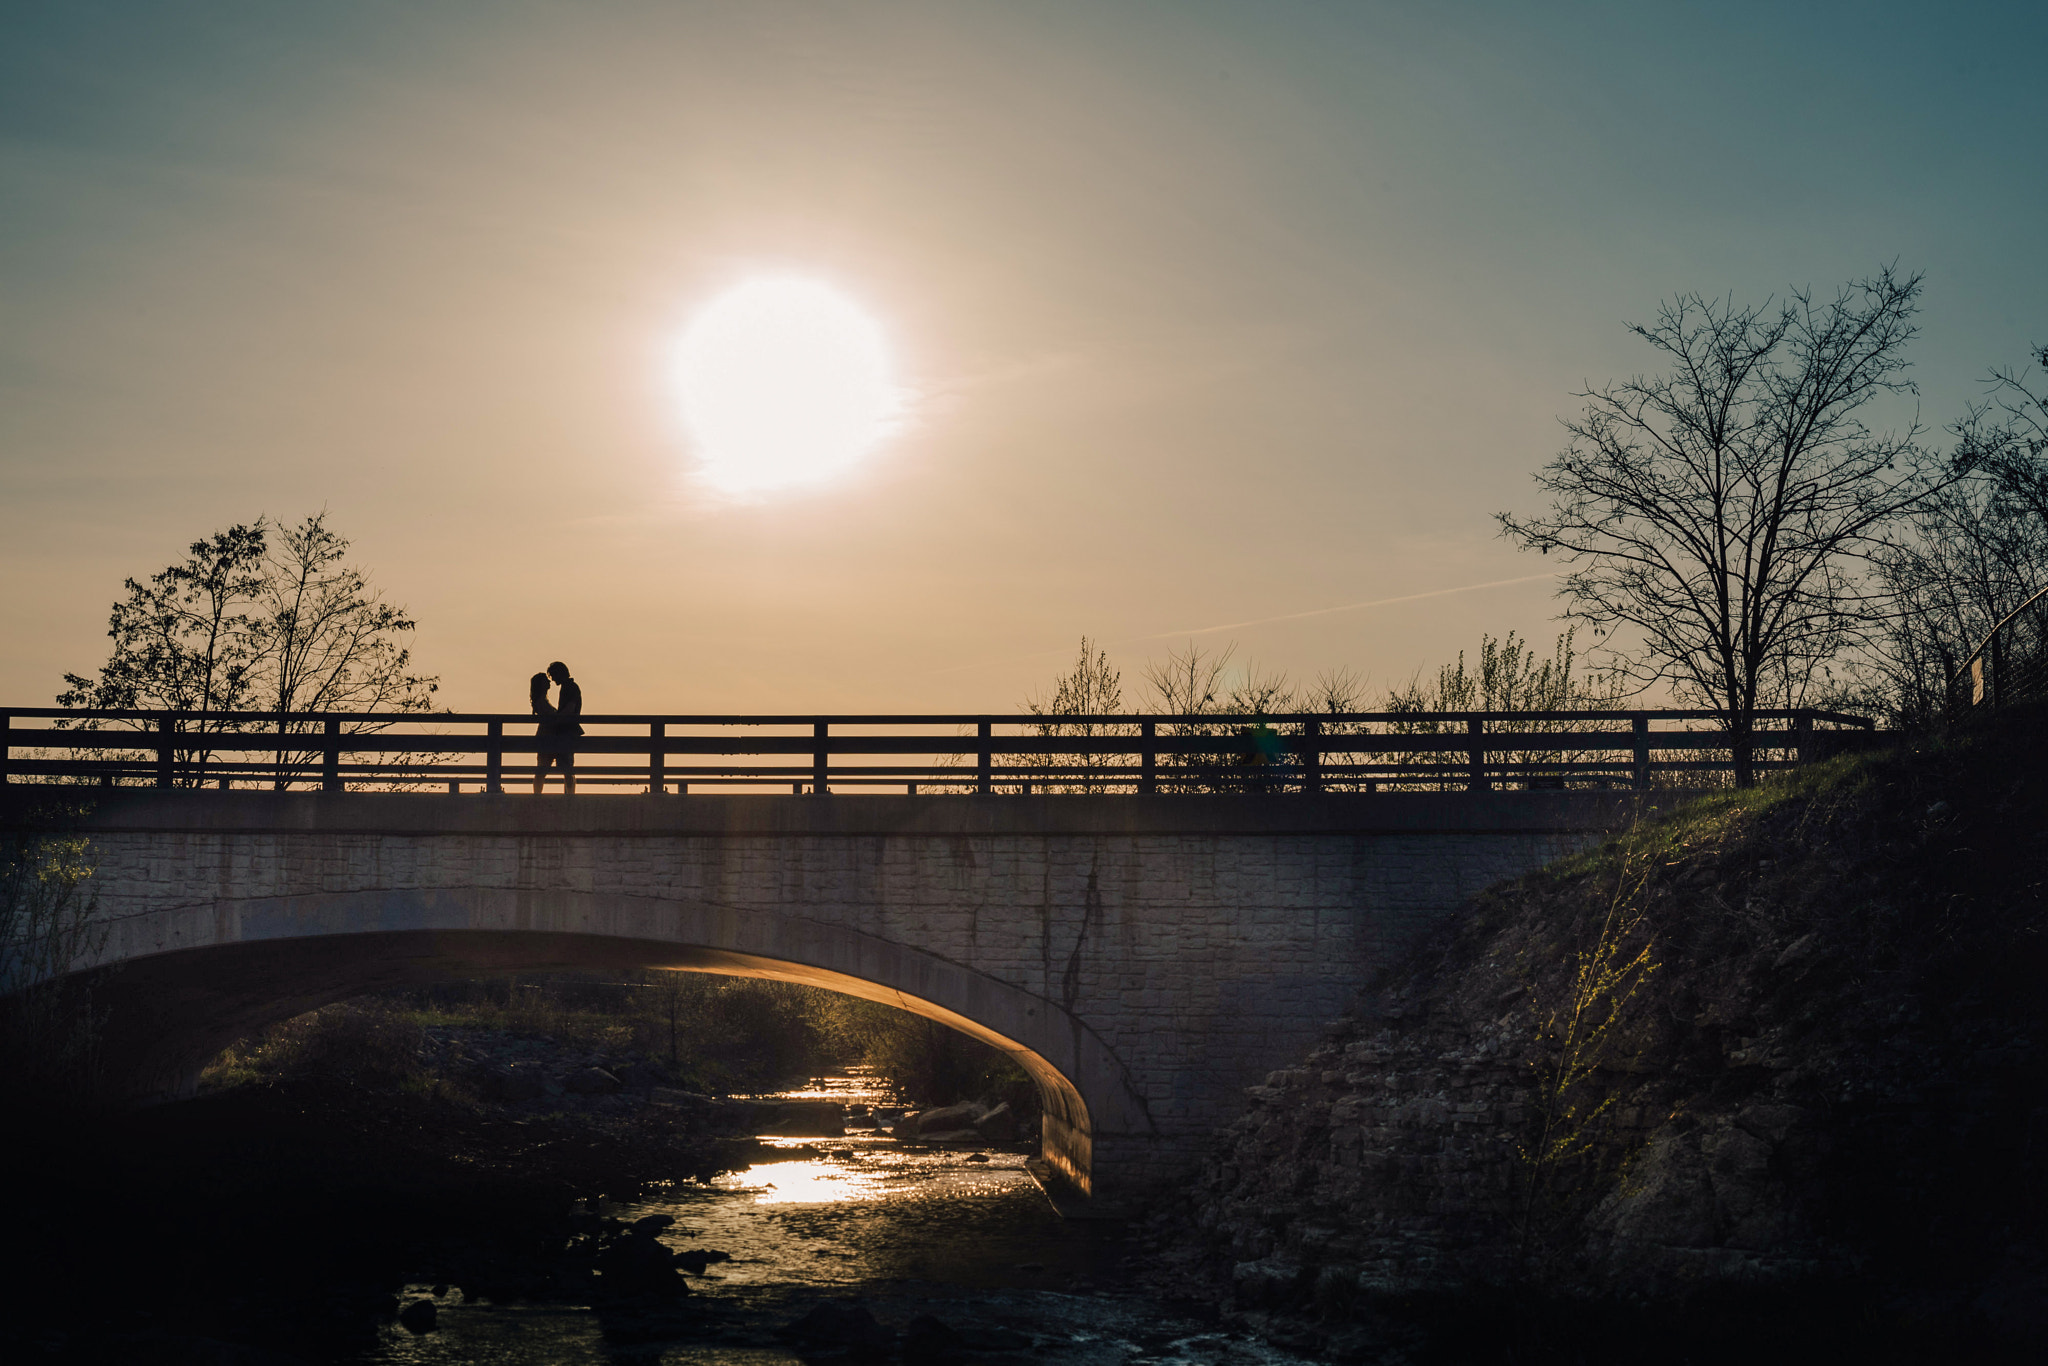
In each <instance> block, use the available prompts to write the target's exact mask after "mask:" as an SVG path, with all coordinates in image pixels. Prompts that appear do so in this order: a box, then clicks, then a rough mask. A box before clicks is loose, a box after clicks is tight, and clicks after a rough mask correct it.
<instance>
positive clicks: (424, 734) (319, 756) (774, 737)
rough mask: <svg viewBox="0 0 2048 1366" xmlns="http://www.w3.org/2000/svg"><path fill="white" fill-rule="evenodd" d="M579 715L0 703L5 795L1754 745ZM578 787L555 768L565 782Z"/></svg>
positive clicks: (1008, 718) (1000, 782) (1444, 780)
mask: <svg viewBox="0 0 2048 1366" xmlns="http://www.w3.org/2000/svg"><path fill="white" fill-rule="evenodd" d="M580 719H581V721H582V724H583V727H584V730H585V733H584V734H582V735H580V736H574V737H562V736H543V735H539V734H536V733H535V727H536V720H535V718H534V717H533V716H532V715H530V714H524V713H509V712H506V713H489V712H439V713H422V712H383V713H359V712H310V713H277V712H166V711H83V710H67V709H64V708H58V707H12V708H0V782H17V783H19V782H28V783H70V784H77V783H87V784H90V783H98V784H101V785H108V786H138V785H147V786H155V787H201V786H206V787H224V788H270V789H275V790H309V789H310V790H322V791H329V792H343V791H407V790H413V791H424V790H447V791H454V792H461V791H466V790H478V791H483V792H502V791H506V790H508V789H511V788H512V787H514V785H515V784H517V785H526V784H531V783H532V782H533V769H534V767H535V766H536V765H537V763H538V761H539V759H540V757H541V756H542V755H543V754H544V753H545V754H550V755H560V754H563V753H565V752H566V754H567V756H568V757H569V758H570V760H571V766H570V768H569V769H568V773H569V774H570V775H572V776H570V778H569V786H570V790H574V788H575V787H576V786H586V787H599V788H608V789H627V790H631V791H643V792H655V793H663V794H669V793H675V794H687V793H688V792H689V791H690V790H691V788H692V786H693V785H694V786H695V787H696V788H697V789H698V790H699V791H702V790H704V789H707V788H721V789H741V790H746V789H753V788H760V787H770V786H782V785H787V786H788V787H789V788H790V789H791V790H793V791H797V792H808V793H813V794H820V795H822V794H825V793H829V792H831V791H833V790H834V788H835V787H837V788H842V789H861V788H867V789H873V788H883V787H895V788H901V789H905V790H907V791H909V792H912V793H918V792H927V793H930V792H966V793H985V794H995V793H1020V792H1041V793H1060V794H1064V793H1102V792H1135V793H1169V792H1265V793H1281V792H1310V793H1313V792H1339V791H1377V790H1387V789H1404V788H1407V789H1414V788H1464V789H1472V790H1485V789H1489V788H1495V787H1509V786H1524V787H1636V788H1645V787H1650V786H1654V785H1656V784H1658V783H1659V782H1666V783H1673V782H1680V781H1683V782H1684V783H1686V784H1687V785H1705V784H1709V783H1712V782H1715V781H1725V780H1726V778H1727V776H1728V775H1730V774H1732V773H1733V772H1734V770H1735V767H1736V765H1735V762H1734V759H1735V755H1734V746H1735V745H1736V743H1737V739H1736V737H1735V736H1733V735H1732V734H1731V733H1730V731H1729V730H1728V728H1727V727H1726V726H1725V725H1724V724H1723V723H1722V718H1721V717H1720V715H1719V714H1718V713H1714V712H1705V711H1687V710H1673V709H1662V710H1641V711H1549V712H1498V711H1447V712H1426V713H1418V712H1384V711H1381V712H1345V713H1287V714H1279V715H1272V716H1227V715H1215V714H1197V715H1171V714H1156V715H1129V714H1123V715H1108V716H1038V715H1016V714H937V713H931V714H916V715H895V716H891V715H876V714H865V713H835V714H826V715H818V714H812V715H790V714H762V715H747V716H734V715H710V714H670V715H658V714H646V713H608V714H591V715H586V716H583V717H582V718H580ZM1755 720H1756V725H1755V727H1754V728H1752V729H1751V730H1750V731H1749V733H1748V735H1747V737H1746V741H1745V743H1746V744H1747V746H1748V748H1749V750H1750V753H1751V756H1752V762H1753V764H1754V766H1755V767H1756V768H1758V769H1772V768H1782V767H1786V766H1789V765H1791V764H1795V763H1799V762H1803V761H1805V760H1809V759H1813V758H1816V757H1820V756H1823V755H1825V754H1828V753H1833V752H1835V751H1837V750H1839V749H1841V748H1843V747H1845V746H1847V745H1851V744H1854V743H1857V742H1858V737H1861V736H1864V735H1867V734H1869V733H1870V732H1871V731H1872V730H1873V728H1874V726H1873V722H1872V721H1871V720H1869V719H1868V718H1866V717H1861V716H1854V715H1850V714H1847V713H1842V712H1832V711H1822V710H1816V709H1810V708H1809V709H1798V710H1772V711H1760V712H1758V713H1757V714H1756V718H1755ZM479 728H481V729H480V730H479ZM944 728H950V733H948V731H947V730H946V729H944ZM771 732H783V733H771ZM884 761H893V762H884ZM562 777H563V770H562V769H561V768H560V767H557V768H555V769H554V770H553V771H552V772H551V774H550V781H551V782H555V783H557V784H559V783H561V781H562Z"/></svg>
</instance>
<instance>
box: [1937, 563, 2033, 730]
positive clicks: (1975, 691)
mask: <svg viewBox="0 0 2048 1366" xmlns="http://www.w3.org/2000/svg"><path fill="white" fill-rule="evenodd" d="M2043 695H2048V588H2044V589H2042V590H2041V591H2040V592H2038V593H2036V594H2034V596H2032V597H2030V598H2028V599H2027V600H2026V601H2025V602H2023V603H2021V604H2020V605H2019V606H2018V607H2017V608H2015V609H2013V612H2012V614H2011V615H2010V616H2008V617H2006V619H2005V620H2004V621H2001V622H1999V623H1998V625H1996V626H1994V627H1992V628H1991V633H1990V634H1989V635H1987V636H1985V637H1984V640H1983V642H1982V643H1981V644H1979V645H1978V646H1977V648H1976V649H1974V650H1972V651H1971V652H1970V656H1969V658H1967V659H1965V660H1964V661H1963V664H1962V667H1961V668H1959V669H1957V670H1956V672H1955V674H1954V675H1953V676H1952V677H1951V678H1950V679H1949V683H1948V698H1949V710H1950V712H1951V713H1960V712H1967V711H1969V710H1971V709H1972V708H1975V707H1982V706H1992V707H2002V706H2007V705H2010V704H2011V703H2014V702H2020V701H2025V700H2026V699H2028V698H2033V697H2041V696H2043Z"/></svg>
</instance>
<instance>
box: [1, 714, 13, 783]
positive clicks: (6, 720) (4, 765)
mask: <svg viewBox="0 0 2048 1366" xmlns="http://www.w3.org/2000/svg"><path fill="white" fill-rule="evenodd" d="M13 722H14V713H12V712H5V711H0V787H4V786H5V785H6V784H8V783H10V782H12V781H13V776H12V774H11V773H10V772H9V768H10V765H9V764H8V762H7V760H8V753H9V751H8V748H7V728H8V727H9V726H10V725H12V724H13Z"/></svg>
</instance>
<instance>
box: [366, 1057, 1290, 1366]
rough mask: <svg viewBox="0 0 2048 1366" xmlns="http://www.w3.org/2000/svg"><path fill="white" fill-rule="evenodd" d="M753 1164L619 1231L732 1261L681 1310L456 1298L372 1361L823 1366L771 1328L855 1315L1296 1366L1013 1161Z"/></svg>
mask: <svg viewBox="0 0 2048 1366" xmlns="http://www.w3.org/2000/svg"><path fill="white" fill-rule="evenodd" d="M779 1098H781V1099H830V1100H836V1101H841V1102H843V1103H846V1104H848V1105H849V1106H854V1105H886V1104H887V1103H888V1102H889V1100H890V1097H889V1096H888V1095H886V1094H885V1093H884V1092H882V1091H881V1090H880V1089H879V1088H878V1087H877V1086H876V1085H875V1084H874V1083H873V1082H872V1081H871V1080H869V1079H867V1078H864V1077H859V1076H845V1077H832V1078H825V1079H823V1080H822V1081H821V1082H818V1083H814V1084H813V1085H812V1086H811V1087H809V1088H807V1089H805V1090H802V1091H793V1092H787V1093H784V1094H783V1095H782V1096H781V1097H779ZM765 1142H766V1143H767V1144H768V1145H769V1147H768V1152H767V1153H766V1154H765V1155H764V1160H762V1161H760V1162H757V1163H756V1164H755V1165H753V1166H752V1167H750V1168H748V1169H746V1170H745V1171H739V1172H733V1173H729V1174H727V1175H725V1176H722V1177H719V1178H717V1179H715V1180H713V1181H711V1182H708V1183H702V1184H699V1183H695V1182H687V1183H678V1184H676V1185H674V1186H673V1187H671V1188H669V1189H668V1190H666V1191H663V1192H660V1193H658V1194H657V1195H655V1196H654V1197H652V1198H649V1199H645V1200H642V1201H638V1202H635V1203H631V1204H613V1203H611V1202H606V1203H605V1204H604V1206H603V1208H602V1211H601V1212H602V1213H603V1214H606V1215H612V1216H617V1217H620V1218H623V1219H627V1220H632V1219H638V1218H640V1217H642V1216H644V1215H648V1214H664V1215H669V1216H671V1217H672V1218H673V1219H674V1220H675V1222H674V1223H673V1224H672V1225H670V1226H669V1228H668V1229H667V1230H666V1231H665V1232H664V1233H663V1235H662V1241H663V1242H664V1243H666V1244H667V1245H668V1246H669V1247H671V1248H673V1249H676V1250H688V1249H699V1248H701V1249H705V1250H716V1251H719V1252H724V1253H727V1254H729V1255H730V1260H725V1261H720V1262H716V1263H714V1264H712V1265H710V1266H708V1267H706V1269H705V1272H704V1274H702V1275H698V1276H692V1277H690V1278H689V1280H690V1289H691V1292H692V1293H691V1294H689V1295H688V1296H686V1297H684V1298H682V1299H681V1300H679V1301H677V1302H676V1303H675V1304H674V1305H673V1306H670V1307H664V1308H661V1309H659V1310H649V1309H647V1308H645V1307H644V1306H643V1307H640V1308H636V1309H634V1310H631V1311H626V1312H621V1311H618V1310H616V1309H609V1308H607V1307H605V1306H602V1305H591V1304H576V1303H560V1302H543V1303H527V1302H514V1303H509V1304H501V1303H496V1302H489V1301H484V1302H472V1301H467V1300H465V1298H464V1296H463V1293H462V1292H461V1291H460V1290H458V1289H454V1288H450V1287H445V1286H444V1287H438V1289H439V1290H440V1293H439V1294H436V1293H435V1291H436V1289H437V1287H434V1286H430V1285H424V1284H418V1285H411V1286H408V1287H407V1291H406V1296H405V1298H407V1299H432V1300H433V1301H434V1303H435V1306H436V1310H437V1314H436V1320H437V1321H436V1327H435V1329H434V1331H432V1332H428V1333H424V1334H415V1333H413V1332H411V1331H409V1330H407V1329H405V1328H403V1327H399V1326H397V1325H392V1326H390V1327H387V1328H386V1329H384V1330H383V1332H382V1334H381V1335H380V1338H379V1340H378V1342H377V1343H376V1345H375V1346H374V1347H373V1348H371V1349H370V1350H369V1351H368V1352H367V1353H366V1354H364V1355H363V1356H362V1357H360V1358H358V1359H359V1360H361V1361H363V1362H380V1363H407V1364H408V1366H414V1364H416V1366H429V1364H430V1363H434V1364H438V1363H454V1362H464V1363H470V1362H477V1363H506V1366H514V1364H517V1366H534V1364H537V1363H561V1364H562V1366H571V1364H580V1363H610V1362H632V1363H635V1364H636V1366H649V1364H650V1363H654V1362H664V1363H684V1362H730V1363H738V1364H740V1366H782V1364H784V1363H795V1362H801V1361H805V1360H808V1359H816V1355H817V1354H816V1353H812V1352H806V1351H803V1350H799V1348H798V1347H797V1346H794V1345H792V1344H790V1343H789V1342H787V1341H786V1340H785V1339H783V1338H782V1337H779V1336H778V1330H779V1329H781V1328H783V1327H784V1326H785V1325H787V1324H789V1323H790V1322H791V1321H793V1320H795V1319H797V1318H799V1317H801V1316H802V1315H803V1314H804V1313H805V1312H806V1310H808V1309H810V1308H811V1307H813V1306H815V1305H816V1304H818V1303H819V1302H820V1301H823V1300H839V1301H845V1300H850V1299H855V1298H857V1299H859V1300H860V1301H861V1303H863V1304H864V1305H865V1306H866V1307H867V1309H868V1310H869V1311H871V1312H872V1313H873V1314H874V1316H875V1317H876V1318H877V1319H878V1320H879V1321H880V1322H881V1323H883V1324H884V1325H887V1326H890V1327H893V1328H898V1329H900V1328H902V1327H904V1326H905V1325H906V1324H908V1323H909V1322H910V1321H911V1320H913V1319H915V1318H917V1317H918V1316H920V1315H926V1316H930V1317H932V1318H935V1319H938V1320H940V1321H941V1322H943V1323H945V1324H946V1325H948V1326H949V1327H951V1328H954V1329H956V1330H959V1331H961V1332H963V1333H965V1334H967V1335H969V1338H970V1340H971V1341H972V1342H974V1343H976V1344H977V1345H976V1347H975V1348H974V1349H973V1350H970V1351H968V1352H967V1354H966V1356H965V1357H963V1358H960V1359H963V1360H994V1361H1019V1362H1022V1361H1058V1362H1071V1363H1075V1364H1076V1366H1093V1364H1094V1363H1105V1364H1106V1363H1117V1364H1118V1366H1124V1364H1125V1363H1157V1364H1158V1366H1171V1364H1172V1363H1189V1364H1190V1366H1194V1363H1201V1366H1214V1363H1223V1362H1230V1363H1247V1366H1249V1364H1250V1363H1283V1362H1291V1361H1298V1360H1301V1358H1298V1357H1293V1356H1289V1355H1288V1354H1286V1353H1285V1352H1282V1351H1279V1350H1278V1349H1275V1348H1273V1347H1271V1346H1268V1345H1265V1344H1262V1343H1259V1342H1257V1341H1256V1340H1252V1339H1247V1338H1244V1337H1242V1336H1240V1335H1236V1334H1233V1333H1230V1332H1228V1331H1226V1330H1224V1329H1223V1328H1221V1327H1219V1326H1217V1325H1215V1324H1213V1323H1204V1322H1202V1321H1200V1320H1199V1319H1196V1318H1194V1317H1191V1316H1190V1315H1189V1314H1187V1313H1186V1312H1182V1311H1177V1310H1176V1309H1174V1308H1173V1307H1171V1306H1168V1305H1166V1304H1164V1303H1161V1302H1159V1301H1156V1300H1153V1299H1149V1298H1147V1297H1145V1296H1142V1295H1139V1294H1135V1293H1132V1292H1130V1291H1128V1290H1125V1289H1121V1288H1119V1287H1118V1285H1117V1284H1116V1282H1117V1279H1118V1277H1117V1267H1118V1264H1119V1263H1120V1261H1121V1259H1122V1257H1123V1254H1124V1248H1123V1246H1122V1243H1121V1239H1120V1236H1119V1230H1118V1228H1117V1227H1116V1226H1115V1225H1113V1224H1105V1223H1100V1222H1069V1221H1066V1220H1063V1219H1061V1218H1060V1217H1059V1216H1058V1215H1057V1214H1055V1213H1054V1212H1053V1211H1052V1208H1051V1207H1050V1205H1049V1204H1048V1203H1047V1201H1046V1198H1045V1196H1044V1194H1043V1193H1042V1192H1040V1190H1039V1189H1038V1187H1037V1185H1036V1184H1035V1183H1034V1182H1033V1181H1032V1179H1031V1176H1030V1174H1029V1173H1028V1172H1027V1171H1026V1170H1025V1169H1024V1157H1025V1153H1024V1150H1023V1149H1022V1148H1011V1149H1008V1150H1003V1149H995V1148H990V1149H982V1150H978V1151H977V1150H974V1149H967V1148H940V1147H933V1146H927V1145H920V1144H917V1143H914V1142H898V1141H897V1140H896V1139H895V1138H894V1137H892V1136H891V1135H890V1134H889V1133H888V1132H886V1131H849V1133H848V1134H847V1136H846V1137H844V1138H827V1139H768V1140H765Z"/></svg>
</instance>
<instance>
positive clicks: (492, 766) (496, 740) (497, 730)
mask: <svg viewBox="0 0 2048 1366" xmlns="http://www.w3.org/2000/svg"><path fill="white" fill-rule="evenodd" d="M484 734H485V735H486V736H488V737H489V738H488V740H487V741H486V743H485V747H484V791H486V792H488V793H490V794H492V795H493V796H495V795H497V794H498V793H500V792H503V791H504V790H505V723H504V722H503V721H492V722H489V723H487V724H486V725H485V727H484Z"/></svg>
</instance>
